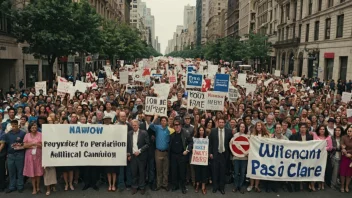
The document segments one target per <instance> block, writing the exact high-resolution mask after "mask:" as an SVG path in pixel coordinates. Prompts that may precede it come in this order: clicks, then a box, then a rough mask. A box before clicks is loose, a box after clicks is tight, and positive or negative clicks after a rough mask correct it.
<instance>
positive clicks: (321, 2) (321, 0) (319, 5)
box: [318, 0, 323, 11]
mask: <svg viewBox="0 0 352 198" xmlns="http://www.w3.org/2000/svg"><path fill="white" fill-rule="evenodd" d="M322 5H323V0H318V11H321V7H322Z"/></svg>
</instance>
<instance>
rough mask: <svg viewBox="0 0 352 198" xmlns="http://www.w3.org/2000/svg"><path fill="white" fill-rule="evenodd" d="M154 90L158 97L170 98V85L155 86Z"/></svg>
mask: <svg viewBox="0 0 352 198" xmlns="http://www.w3.org/2000/svg"><path fill="white" fill-rule="evenodd" d="M152 88H153V89H154V93H156V94H158V97H161V98H168V96H169V92H170V84H166V83H161V84H154V86H153V87H152Z"/></svg>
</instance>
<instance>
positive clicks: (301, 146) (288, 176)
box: [247, 137, 327, 182]
mask: <svg viewBox="0 0 352 198" xmlns="http://www.w3.org/2000/svg"><path fill="white" fill-rule="evenodd" d="M249 143H250V149H249V156H248V167H247V177H249V178H251V179H260V180H272V181H294V182H297V181H321V182H324V175H325V168H326V159H327V151H326V141H306V142H297V141H288V140H277V139H271V138H260V137H251V138H250V140H249Z"/></svg>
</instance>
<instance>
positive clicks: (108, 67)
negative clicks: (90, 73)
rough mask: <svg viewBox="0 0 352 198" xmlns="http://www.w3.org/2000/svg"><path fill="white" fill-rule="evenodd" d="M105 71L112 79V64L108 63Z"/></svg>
mask: <svg viewBox="0 0 352 198" xmlns="http://www.w3.org/2000/svg"><path fill="white" fill-rule="evenodd" d="M104 71H105V73H106V77H107V78H109V79H111V78H112V75H113V73H112V71H111V66H110V65H107V66H104Z"/></svg>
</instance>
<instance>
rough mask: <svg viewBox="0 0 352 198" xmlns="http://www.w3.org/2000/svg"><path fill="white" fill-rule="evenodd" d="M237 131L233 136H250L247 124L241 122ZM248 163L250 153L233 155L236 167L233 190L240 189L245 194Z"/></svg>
mask: <svg viewBox="0 0 352 198" xmlns="http://www.w3.org/2000/svg"><path fill="white" fill-rule="evenodd" d="M237 128H238V129H237V131H238V132H237V133H236V134H235V135H234V136H233V138H237V137H239V136H248V134H249V131H248V128H247V126H246V124H244V123H241V124H239V125H238V127H237ZM247 163H248V154H247V155H243V156H233V167H234V172H233V176H234V181H233V184H234V188H233V190H232V192H237V191H240V192H241V194H244V191H245V189H244V188H243V183H244V180H245V178H246V169H247Z"/></svg>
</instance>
